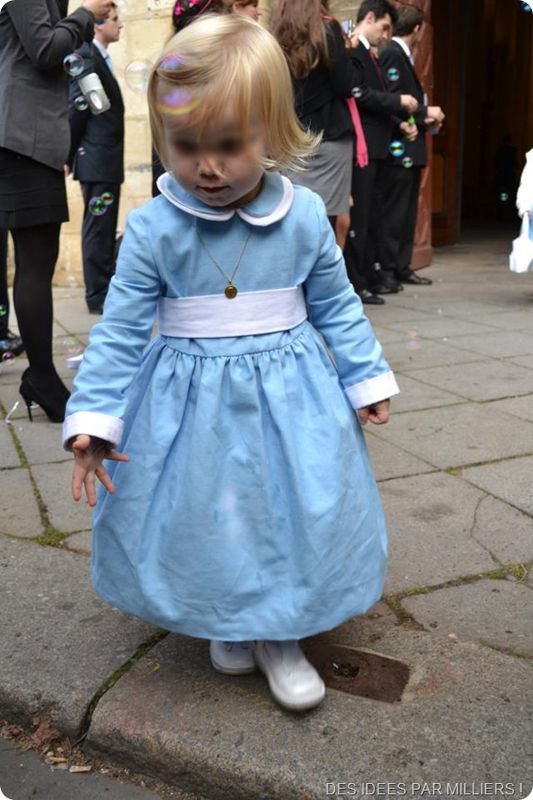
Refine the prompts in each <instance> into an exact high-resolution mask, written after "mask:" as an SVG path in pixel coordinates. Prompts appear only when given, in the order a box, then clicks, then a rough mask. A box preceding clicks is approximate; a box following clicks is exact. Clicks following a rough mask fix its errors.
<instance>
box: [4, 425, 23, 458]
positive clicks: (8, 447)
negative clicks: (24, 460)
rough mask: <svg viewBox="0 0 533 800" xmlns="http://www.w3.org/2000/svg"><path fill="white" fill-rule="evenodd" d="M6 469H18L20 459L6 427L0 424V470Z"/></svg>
mask: <svg viewBox="0 0 533 800" xmlns="http://www.w3.org/2000/svg"><path fill="white" fill-rule="evenodd" d="M6 467H20V459H19V457H18V453H17V451H16V449H15V445H14V444H13V439H12V437H11V433H10V432H9V428H8V426H7V425H4V424H3V423H2V422H0V469H5V468H6Z"/></svg>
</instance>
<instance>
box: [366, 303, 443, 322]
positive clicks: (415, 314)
mask: <svg viewBox="0 0 533 800" xmlns="http://www.w3.org/2000/svg"><path fill="white" fill-rule="evenodd" d="M365 314H366V315H367V317H368V318H369V319H370V320H371V322H372V325H374V324H375V325H378V326H379V325H385V326H387V325H389V324H390V323H391V322H401V323H404V322H405V323H407V322H420V323H421V322H422V321H423V320H425V319H426V320H430V319H431V318H432V314H433V312H432V311H424V310H423V309H421V310H418V309H417V308H407V307H405V306H401V305H398V304H397V303H396V304H394V305H393V303H392V301H390V305H389V301H387V305H386V306H366V307H365Z"/></svg>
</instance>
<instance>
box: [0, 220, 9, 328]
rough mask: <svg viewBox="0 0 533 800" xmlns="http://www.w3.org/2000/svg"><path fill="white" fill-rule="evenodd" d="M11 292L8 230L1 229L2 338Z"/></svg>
mask: <svg viewBox="0 0 533 800" xmlns="http://www.w3.org/2000/svg"><path fill="white" fill-rule="evenodd" d="M8 322H9V294H8V291H7V230H5V228H2V229H0V339H5V338H6V336H7V329H8Z"/></svg>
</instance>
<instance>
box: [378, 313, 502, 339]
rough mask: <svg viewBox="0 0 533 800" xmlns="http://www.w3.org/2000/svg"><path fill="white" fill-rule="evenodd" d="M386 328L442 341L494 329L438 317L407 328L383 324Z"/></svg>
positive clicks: (394, 324) (403, 325) (402, 325)
mask: <svg viewBox="0 0 533 800" xmlns="http://www.w3.org/2000/svg"><path fill="white" fill-rule="evenodd" d="M385 324H386V325H387V327H388V328H392V330H394V331H401V332H402V333H404V334H406V333H407V330H408V329H409V330H413V331H416V333H417V334H418V335H419V336H423V337H424V339H441V340H442V339H444V338H448V337H450V336H466V335H467V334H476V333H493V332H494V327H493V326H489V325H486V324H480V323H479V322H472V321H471V320H463V319H451V318H450V317H445V316H443V315H440V316H438V317H437V319H430V320H423V321H421V322H416V323H414V324H413V325H411V326H410V327H409V328H408V326H407V325H405V324H400V323H397V322H392V323H390V324H389V323H385Z"/></svg>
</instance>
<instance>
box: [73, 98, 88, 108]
mask: <svg viewBox="0 0 533 800" xmlns="http://www.w3.org/2000/svg"><path fill="white" fill-rule="evenodd" d="M74 108H75V109H76V111H87V109H88V108H89V103H88V102H87V100H86V99H85V97H84V96H83V95H82V94H80V96H79V97H76V99H75V100H74Z"/></svg>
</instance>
